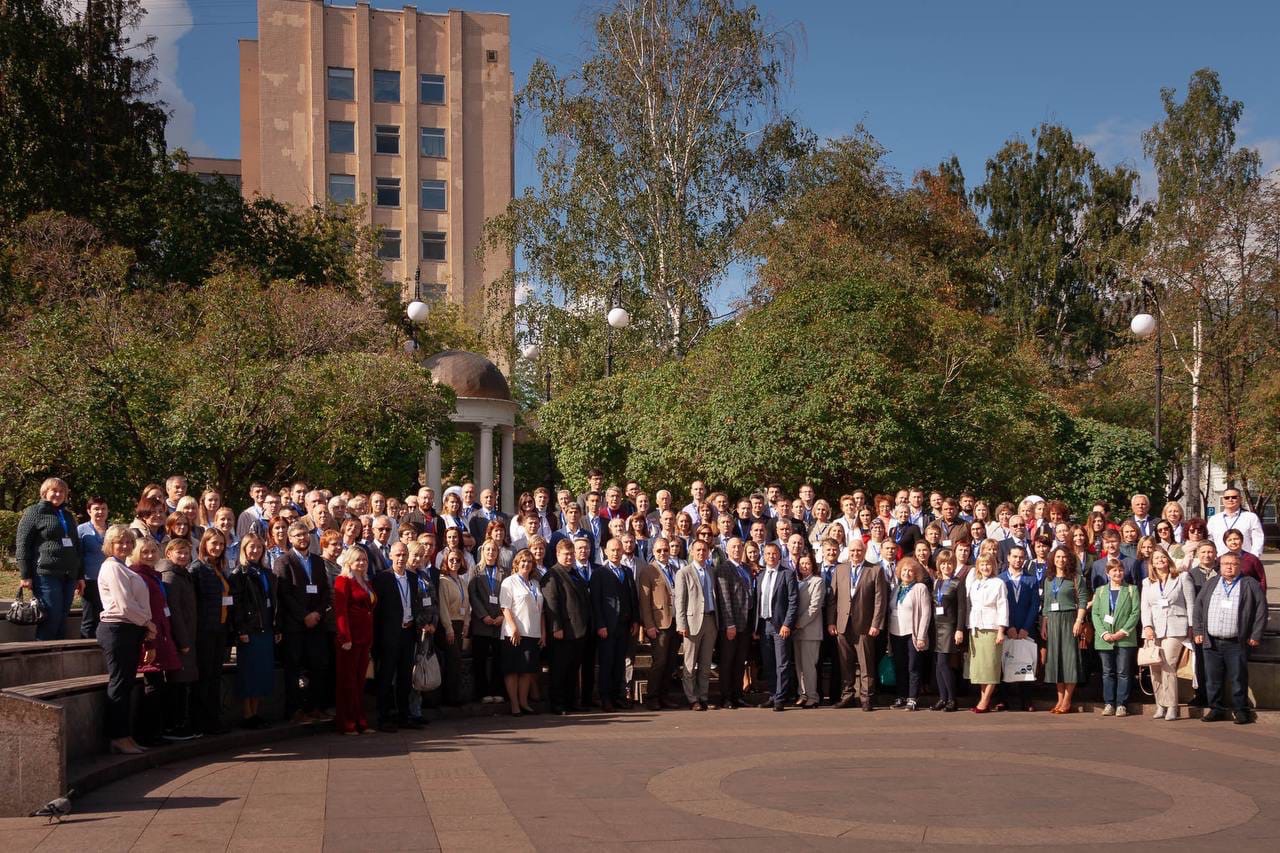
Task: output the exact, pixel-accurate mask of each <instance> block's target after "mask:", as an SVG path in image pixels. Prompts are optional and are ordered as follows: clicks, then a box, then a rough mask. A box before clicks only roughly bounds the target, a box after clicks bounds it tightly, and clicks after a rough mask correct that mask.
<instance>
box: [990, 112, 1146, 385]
mask: <svg viewBox="0 0 1280 853" xmlns="http://www.w3.org/2000/svg"><path fill="white" fill-rule="evenodd" d="M1031 137H1032V140H1033V143H1034V148H1033V147H1032V145H1029V144H1028V143H1027V142H1026V141H1024V140H1022V139H1019V138H1014V139H1011V140H1009V141H1008V142H1007V143H1005V145H1004V146H1003V147H1002V148H1001V149H1000V150H999V151H998V152H997V153H996V154H995V156H994V157H992V158H991V159H989V160H988V161H987V176H986V181H985V183H983V184H982V185H981V186H979V187H977V188H976V189H975V190H974V193H973V199H974V202H975V203H976V204H977V205H979V206H980V207H981V208H982V209H983V210H984V211H985V213H986V224H987V229H988V231H989V232H990V234H991V241H992V242H991V260H992V264H991V266H992V271H993V279H992V286H993V294H992V296H993V307H994V308H995V310H996V312H997V313H998V314H999V315H1000V316H1001V317H1003V318H1004V319H1006V320H1007V321H1009V322H1010V323H1013V324H1014V325H1015V326H1016V328H1017V329H1018V332H1019V334H1021V335H1023V336H1026V337H1029V338H1032V339H1034V340H1036V341H1037V342H1038V343H1039V345H1040V347H1041V348H1042V350H1043V351H1044V352H1045V354H1046V355H1047V357H1048V359H1049V360H1050V363H1051V364H1052V365H1053V366H1054V367H1055V368H1056V369H1057V370H1058V371H1061V372H1062V374H1063V376H1062V378H1078V377H1079V376H1081V375H1082V374H1083V373H1084V372H1085V371H1087V370H1089V369H1090V368H1091V367H1093V366H1094V365H1095V364H1096V362H1097V361H1098V360H1099V359H1100V358H1102V357H1104V356H1105V354H1106V352H1107V350H1108V349H1110V348H1111V347H1112V346H1113V345H1114V333H1113V327H1114V324H1113V321H1112V318H1111V317H1109V316H1108V306H1109V305H1111V304H1114V301H1115V299H1116V298H1117V296H1118V295H1120V294H1122V293H1127V292H1128V291H1129V290H1130V287H1129V285H1127V284H1126V282H1125V279H1126V278H1127V276H1128V271H1129V270H1130V269H1131V268H1132V266H1133V265H1132V262H1131V258H1132V256H1133V255H1134V253H1135V252H1136V251H1137V249H1138V248H1139V247H1140V246H1141V242H1142V234H1143V226H1144V222H1145V220H1146V211H1145V209H1144V208H1143V206H1142V205H1141V204H1140V203H1139V201H1138V197H1137V173H1136V172H1134V171H1133V170H1132V169H1129V168H1127V167H1125V166H1117V167H1115V168H1114V169H1105V168H1103V167H1102V166H1100V165H1099V164H1098V162H1097V160H1096V158H1095V157H1094V155H1093V152H1092V151H1090V150H1089V149H1088V148H1087V147H1085V146H1084V145H1082V144H1080V143H1077V142H1076V141H1075V139H1074V138H1073V137H1072V135H1071V132H1070V131H1069V130H1067V129H1066V128H1064V127H1061V126H1059V125H1053V124H1043V125H1041V126H1040V127H1039V128H1038V129H1036V130H1035V131H1033V132H1032V134H1031Z"/></svg>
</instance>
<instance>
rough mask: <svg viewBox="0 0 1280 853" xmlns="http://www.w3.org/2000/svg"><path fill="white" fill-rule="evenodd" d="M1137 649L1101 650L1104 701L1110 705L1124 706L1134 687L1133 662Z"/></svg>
mask: <svg viewBox="0 0 1280 853" xmlns="http://www.w3.org/2000/svg"><path fill="white" fill-rule="evenodd" d="M1137 654H1138V650H1137V649H1136V648H1123V649H1099V650H1098V657H1099V658H1101V659H1102V701H1103V702H1105V703H1106V704H1108V705H1124V704H1125V703H1127V702H1128V701H1129V689H1130V688H1131V687H1132V686H1133V662H1134V660H1135V659H1136V658H1137Z"/></svg>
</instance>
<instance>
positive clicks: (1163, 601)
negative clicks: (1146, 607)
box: [1156, 598, 1169, 607]
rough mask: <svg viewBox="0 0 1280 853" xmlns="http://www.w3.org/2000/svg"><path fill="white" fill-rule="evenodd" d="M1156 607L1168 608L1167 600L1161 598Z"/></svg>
mask: <svg viewBox="0 0 1280 853" xmlns="http://www.w3.org/2000/svg"><path fill="white" fill-rule="evenodd" d="M1156 606H1157V607H1168V606H1169V599H1167V598H1162V599H1160V601H1159V602H1157V603H1156Z"/></svg>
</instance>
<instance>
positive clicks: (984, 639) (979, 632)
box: [968, 552, 1009, 714]
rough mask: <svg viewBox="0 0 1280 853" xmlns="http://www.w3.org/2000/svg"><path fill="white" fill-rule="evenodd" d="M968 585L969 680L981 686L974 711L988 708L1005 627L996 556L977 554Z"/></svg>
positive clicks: (1005, 608)
mask: <svg viewBox="0 0 1280 853" xmlns="http://www.w3.org/2000/svg"><path fill="white" fill-rule="evenodd" d="M970 574H971V576H972V577H973V582H972V583H971V584H970V586H969V590H968V595H969V655H970V659H969V681H970V682H972V683H973V684H981V685H982V696H981V697H980V698H979V699H978V704H977V705H974V706H973V712H974V713H975V714H985V713H987V711H990V710H991V707H990V705H991V695H992V694H993V693H995V690H996V685H997V684H999V683H1000V645H1001V644H1002V643H1003V642H1004V629H1005V628H1007V627H1009V602H1008V599H1007V598H1006V592H1005V584H1004V581H1002V580H1000V579H999V578H998V577H996V559H995V557H994V556H993V555H992V554H989V553H986V552H984V553H981V554H979V555H978V562H977V563H976V564H975V565H974V567H973V571H972V572H971V573H970Z"/></svg>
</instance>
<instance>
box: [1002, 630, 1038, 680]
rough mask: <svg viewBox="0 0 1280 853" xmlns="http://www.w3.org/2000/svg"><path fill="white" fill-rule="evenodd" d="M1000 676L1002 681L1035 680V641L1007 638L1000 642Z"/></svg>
mask: <svg viewBox="0 0 1280 853" xmlns="http://www.w3.org/2000/svg"><path fill="white" fill-rule="evenodd" d="M1000 645H1001V646H1002V647H1003V651H1002V652H1001V654H1000V665H1001V670H1002V672H1001V676H1002V679H1003V680H1004V681H1035V680H1036V641H1035V640H1009V639H1006V640H1005V641H1004V642H1003V643H1001V644H1000Z"/></svg>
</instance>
